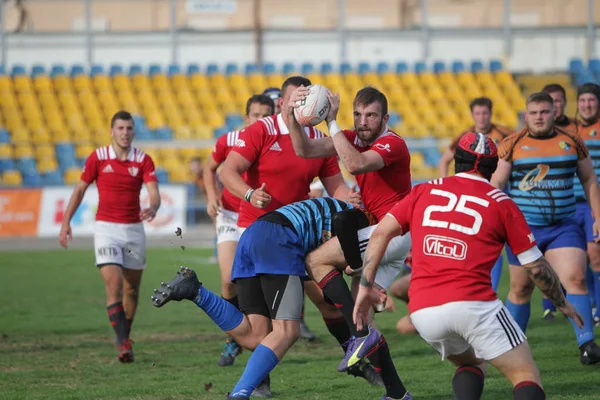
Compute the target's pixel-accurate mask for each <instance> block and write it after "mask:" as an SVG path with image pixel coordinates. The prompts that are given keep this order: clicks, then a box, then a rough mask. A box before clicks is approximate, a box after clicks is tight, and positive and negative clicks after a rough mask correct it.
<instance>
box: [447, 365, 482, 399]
mask: <svg viewBox="0 0 600 400" xmlns="http://www.w3.org/2000/svg"><path fill="white" fill-rule="evenodd" d="M483 382H484V375H483V371H481V370H480V369H479V368H477V367H473V366H470V365H464V366H462V367H459V368H457V369H456V372H455V373H454V378H452V388H453V389H454V396H455V397H454V398H455V399H456V400H479V399H481V394H482V393H483Z"/></svg>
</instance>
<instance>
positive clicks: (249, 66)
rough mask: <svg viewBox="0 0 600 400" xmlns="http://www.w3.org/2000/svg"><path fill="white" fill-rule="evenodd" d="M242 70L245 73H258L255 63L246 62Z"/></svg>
mask: <svg viewBox="0 0 600 400" xmlns="http://www.w3.org/2000/svg"><path fill="white" fill-rule="evenodd" d="M244 72H246V75H250V74H256V73H258V65H256V63H248V64H246V67H245V68H244Z"/></svg>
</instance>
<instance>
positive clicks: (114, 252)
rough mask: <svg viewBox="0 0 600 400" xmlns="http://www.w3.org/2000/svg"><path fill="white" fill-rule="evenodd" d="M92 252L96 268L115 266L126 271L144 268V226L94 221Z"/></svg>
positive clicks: (141, 224) (140, 224)
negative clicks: (94, 255) (94, 256)
mask: <svg viewBox="0 0 600 400" xmlns="http://www.w3.org/2000/svg"><path fill="white" fill-rule="evenodd" d="M94 250H95V253H96V265H97V266H98V267H101V266H103V265H108V264H116V265H119V266H121V267H123V268H127V269H144V268H146V234H145V232H144V224H143V223H141V222H139V223H136V224H119V223H115V222H106V221H96V222H95V224H94Z"/></svg>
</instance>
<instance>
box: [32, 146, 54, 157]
mask: <svg viewBox="0 0 600 400" xmlns="http://www.w3.org/2000/svg"><path fill="white" fill-rule="evenodd" d="M35 158H36V159H37V160H44V159H50V158H51V159H54V158H56V154H55V152H54V147H53V146H51V145H48V144H43V145H39V146H36V148H35Z"/></svg>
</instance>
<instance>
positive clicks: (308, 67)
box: [302, 62, 315, 75]
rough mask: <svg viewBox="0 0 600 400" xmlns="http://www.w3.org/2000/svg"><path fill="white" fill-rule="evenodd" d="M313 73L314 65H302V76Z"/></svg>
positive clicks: (308, 63)
mask: <svg viewBox="0 0 600 400" xmlns="http://www.w3.org/2000/svg"><path fill="white" fill-rule="evenodd" d="M314 72H315V65H314V64H313V63H311V62H305V63H302V75H308V74H312V73H314Z"/></svg>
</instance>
